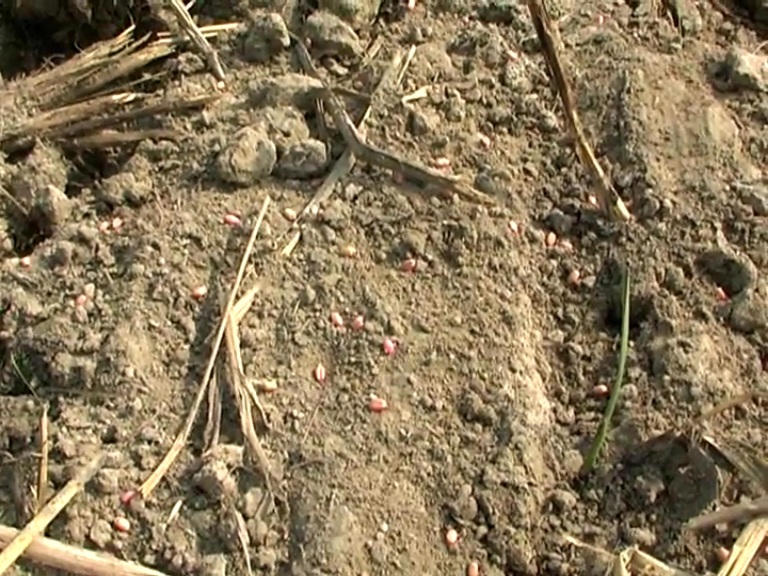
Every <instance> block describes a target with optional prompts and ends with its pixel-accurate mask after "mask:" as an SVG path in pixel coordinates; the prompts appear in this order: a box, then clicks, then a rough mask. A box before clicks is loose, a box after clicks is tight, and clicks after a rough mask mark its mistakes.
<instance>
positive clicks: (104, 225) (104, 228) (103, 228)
mask: <svg viewBox="0 0 768 576" xmlns="http://www.w3.org/2000/svg"><path fill="white" fill-rule="evenodd" d="M99 232H101V233H102V234H106V233H107V232H109V222H99Z"/></svg>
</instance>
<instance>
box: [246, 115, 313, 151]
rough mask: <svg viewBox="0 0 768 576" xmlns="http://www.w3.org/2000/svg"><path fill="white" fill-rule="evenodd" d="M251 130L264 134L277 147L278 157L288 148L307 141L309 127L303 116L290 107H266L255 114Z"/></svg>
mask: <svg viewBox="0 0 768 576" xmlns="http://www.w3.org/2000/svg"><path fill="white" fill-rule="evenodd" d="M253 128H254V129H256V130H259V131H260V132H264V133H266V135H267V136H268V137H269V139H270V140H272V142H274V143H275V146H276V147H277V152H278V155H280V154H284V153H285V151H286V149H287V148H288V146H290V145H291V144H294V143H296V142H301V141H303V140H308V139H309V127H308V126H307V121H306V120H305V119H304V115H303V114H302V113H301V112H299V111H298V110H296V108H293V107H291V106H278V107H276V108H273V107H271V106H268V107H266V108H262V109H261V110H258V111H257V112H256V114H255V118H254V123H253Z"/></svg>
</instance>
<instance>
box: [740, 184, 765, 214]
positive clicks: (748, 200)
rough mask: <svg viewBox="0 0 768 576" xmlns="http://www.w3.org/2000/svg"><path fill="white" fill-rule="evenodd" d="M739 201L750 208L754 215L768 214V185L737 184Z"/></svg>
mask: <svg viewBox="0 0 768 576" xmlns="http://www.w3.org/2000/svg"><path fill="white" fill-rule="evenodd" d="M737 189H738V191H739V193H740V194H741V201H742V202H744V204H746V205H747V206H749V207H750V208H752V210H753V211H754V213H755V216H768V187H766V186H739V187H738V188H737Z"/></svg>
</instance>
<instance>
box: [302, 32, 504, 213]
mask: <svg viewBox="0 0 768 576" xmlns="http://www.w3.org/2000/svg"><path fill="white" fill-rule="evenodd" d="M291 37H292V38H293V42H294V45H295V47H296V52H297V54H298V56H299V61H300V62H301V65H302V67H303V68H304V72H305V73H306V74H307V75H309V76H311V77H313V78H315V79H316V80H318V81H319V82H320V83H321V85H322V87H321V88H320V97H321V98H322V100H323V103H324V104H325V108H326V110H327V111H328V113H329V114H330V115H331V118H332V119H333V123H334V126H335V127H336V129H337V130H338V131H339V132H341V135H342V137H343V138H344V142H345V143H346V145H347V146H348V147H349V149H350V150H351V151H352V154H354V155H355V156H356V157H357V158H358V159H359V160H362V161H363V162H366V163H368V164H372V165H374V166H378V167H380V168H384V169H386V170H391V171H392V172H394V173H399V174H402V175H403V176H404V177H405V178H407V179H410V180H415V181H417V182H420V183H422V184H427V185H432V186H434V187H435V188H436V189H437V190H439V191H448V192H452V193H454V194H457V195H458V196H459V197H461V198H463V199H465V200H469V201H471V202H475V203H479V204H485V205H494V204H496V202H495V201H494V200H493V199H492V198H491V197H489V196H487V195H486V194H483V193H482V192H480V191H479V190H475V189H474V188H473V187H472V186H470V185H468V184H467V183H465V182H463V181H462V180H461V179H460V178H457V177H449V176H446V175H445V174H442V173H441V172H438V171H436V170H432V169H430V168H426V167H424V166H420V165H418V164H416V163H414V162H411V161H410V160H406V159H404V158H401V157H399V156H397V155H395V154H392V153H390V152H388V151H386V150H382V149H381V148H376V147H375V146H372V145H371V144H368V143H366V142H365V141H364V140H363V139H362V138H361V137H360V134H359V133H358V131H357V129H356V128H355V126H354V124H352V121H351V120H350V119H349V116H348V115H347V112H346V110H345V109H344V106H342V104H341V102H340V100H339V99H338V97H337V96H336V94H335V93H334V92H333V90H331V89H330V88H329V87H328V86H327V85H326V84H325V83H324V82H323V80H322V78H321V77H320V74H319V73H318V71H317V68H316V67H315V65H314V64H313V63H312V59H311V57H310V56H309V52H308V51H307V48H306V46H304V44H303V43H302V42H301V40H300V39H299V38H298V37H297V36H295V35H293V34H292V35H291Z"/></svg>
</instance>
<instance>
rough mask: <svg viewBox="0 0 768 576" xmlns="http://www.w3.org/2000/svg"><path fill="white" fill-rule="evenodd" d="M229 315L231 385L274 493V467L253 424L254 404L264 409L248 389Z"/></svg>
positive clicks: (250, 442) (243, 425) (254, 453)
mask: <svg viewBox="0 0 768 576" xmlns="http://www.w3.org/2000/svg"><path fill="white" fill-rule="evenodd" d="M225 313H226V311H225ZM227 317H228V318H229V321H228V322H227V325H226V330H225V340H226V350H227V369H228V375H229V385H230V387H231V388H232V395H233V396H234V397H235V401H236V402H237V407H238V412H239V414H240V427H241V429H242V432H243V436H244V437H245V440H246V441H247V443H248V448H249V450H250V452H251V455H252V456H253V458H254V460H255V461H256V464H257V465H258V466H259V468H261V473H262V475H263V476H264V482H265V483H266V486H267V490H269V492H270V493H272V468H271V466H270V464H269V460H268V459H267V455H266V454H265V453H264V449H263V448H262V447H261V442H260V441H259V437H258V435H257V434H256V429H255V428H254V426H253V411H252V406H254V405H255V406H256V407H257V409H258V410H259V411H260V412H261V415H262V418H264V409H263V408H262V407H261V404H260V402H259V400H258V397H256V396H255V392H254V395H253V396H252V395H251V394H250V392H251V390H249V389H248V386H247V383H246V382H245V374H244V373H243V365H242V359H241V357H240V353H239V338H238V336H237V325H236V324H235V318H234V315H233V314H232V312H231V311H230V312H229V313H228V315H227ZM265 424H266V421H265Z"/></svg>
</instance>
